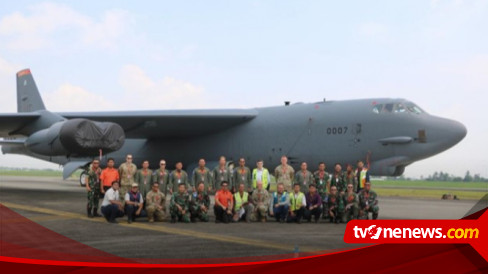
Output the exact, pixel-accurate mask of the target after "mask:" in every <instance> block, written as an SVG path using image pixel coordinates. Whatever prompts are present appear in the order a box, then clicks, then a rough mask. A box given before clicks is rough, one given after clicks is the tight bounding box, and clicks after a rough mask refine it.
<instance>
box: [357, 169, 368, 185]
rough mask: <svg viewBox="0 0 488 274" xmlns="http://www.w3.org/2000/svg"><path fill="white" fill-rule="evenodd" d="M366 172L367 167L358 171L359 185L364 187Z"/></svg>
mask: <svg viewBox="0 0 488 274" xmlns="http://www.w3.org/2000/svg"><path fill="white" fill-rule="evenodd" d="M367 173H368V169H367V168H364V167H363V169H362V170H361V172H360V173H359V187H360V188H364V185H365V184H366V174H367Z"/></svg>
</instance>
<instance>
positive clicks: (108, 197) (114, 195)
mask: <svg viewBox="0 0 488 274" xmlns="http://www.w3.org/2000/svg"><path fill="white" fill-rule="evenodd" d="M118 200H119V191H118V190H117V191H115V190H114V189H113V188H110V189H109V190H107V192H105V197H103V202H102V206H108V205H110V204H111V203H110V201H118Z"/></svg>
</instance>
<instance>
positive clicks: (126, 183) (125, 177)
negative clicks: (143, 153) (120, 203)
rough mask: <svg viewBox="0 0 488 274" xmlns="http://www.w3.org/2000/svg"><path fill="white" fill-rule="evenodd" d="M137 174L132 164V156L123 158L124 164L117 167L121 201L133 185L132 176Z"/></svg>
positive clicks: (135, 167)
mask: <svg viewBox="0 0 488 274" xmlns="http://www.w3.org/2000/svg"><path fill="white" fill-rule="evenodd" d="M136 172H137V166H136V165H134V164H133V163H132V155H131V154H127V156H126V157H125V163H122V164H121V165H120V166H119V178H120V195H121V198H122V199H123V198H124V197H125V193H127V192H128V191H129V190H130V188H131V185H132V184H133V183H134V175H135V174H136Z"/></svg>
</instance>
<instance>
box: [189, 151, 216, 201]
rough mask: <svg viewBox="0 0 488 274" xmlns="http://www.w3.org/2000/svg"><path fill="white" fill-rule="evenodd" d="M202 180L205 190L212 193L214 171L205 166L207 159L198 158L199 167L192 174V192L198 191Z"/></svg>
mask: <svg viewBox="0 0 488 274" xmlns="http://www.w3.org/2000/svg"><path fill="white" fill-rule="evenodd" d="M200 182H202V183H203V184H204V186H205V191H206V192H208V193H210V192H211V191H212V186H213V182H212V172H211V171H210V169H208V168H207V167H206V166H205V159H203V158H202V159H200V160H198V167H196V168H195V169H194V170H193V173H192V176H191V188H192V192H195V191H196V187H197V186H198V184H199V183H200Z"/></svg>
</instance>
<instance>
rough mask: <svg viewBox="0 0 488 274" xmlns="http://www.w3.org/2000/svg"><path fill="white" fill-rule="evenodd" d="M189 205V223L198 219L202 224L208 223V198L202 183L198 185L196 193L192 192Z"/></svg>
mask: <svg viewBox="0 0 488 274" xmlns="http://www.w3.org/2000/svg"><path fill="white" fill-rule="evenodd" d="M190 204H191V207H190V213H191V221H192V222H196V221H197V219H200V221H202V222H208V209H209V207H210V196H208V194H207V192H206V191H205V183H204V182H200V183H199V184H198V187H197V191H195V192H193V199H192V200H191V203H190Z"/></svg>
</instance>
